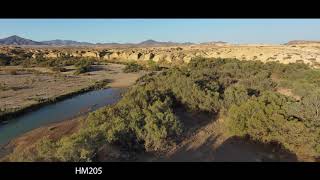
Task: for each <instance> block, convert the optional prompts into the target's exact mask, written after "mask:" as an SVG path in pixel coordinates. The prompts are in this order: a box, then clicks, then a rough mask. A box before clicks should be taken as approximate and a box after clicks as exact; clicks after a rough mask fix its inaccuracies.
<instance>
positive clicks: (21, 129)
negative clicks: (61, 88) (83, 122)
mask: <svg viewBox="0 0 320 180" xmlns="http://www.w3.org/2000/svg"><path fill="white" fill-rule="evenodd" d="M123 91H124V89H121V88H108V89H101V90H95V91H90V92H86V93H83V94H80V95H77V96H73V97H71V98H68V99H65V100H62V101H59V102H56V103H53V104H50V105H45V106H43V107H41V108H39V109H37V110H35V111H32V112H28V113H25V114H23V115H20V116H17V117H15V118H13V119H10V120H8V121H7V124H0V145H4V144H6V143H8V142H9V141H10V140H12V139H14V138H16V137H18V136H20V135H22V134H24V133H26V132H28V131H31V130H33V129H36V128H38V127H40V126H43V125H47V124H49V123H53V122H59V121H63V120H67V119H71V118H73V117H76V116H78V115H80V114H83V113H88V112H90V111H94V110H96V109H98V108H100V107H103V106H106V105H110V104H114V103H116V102H117V101H118V100H119V99H120V97H121V92H123Z"/></svg>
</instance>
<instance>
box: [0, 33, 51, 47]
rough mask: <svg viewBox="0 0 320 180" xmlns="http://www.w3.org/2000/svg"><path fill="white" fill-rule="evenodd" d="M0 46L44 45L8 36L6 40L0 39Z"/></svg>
mask: <svg viewBox="0 0 320 180" xmlns="http://www.w3.org/2000/svg"><path fill="white" fill-rule="evenodd" d="M0 44H3V45H45V44H44V43H41V42H37V41H33V40H30V39H25V38H22V37H19V36H16V35H14V36H10V37H7V38H3V39H0Z"/></svg>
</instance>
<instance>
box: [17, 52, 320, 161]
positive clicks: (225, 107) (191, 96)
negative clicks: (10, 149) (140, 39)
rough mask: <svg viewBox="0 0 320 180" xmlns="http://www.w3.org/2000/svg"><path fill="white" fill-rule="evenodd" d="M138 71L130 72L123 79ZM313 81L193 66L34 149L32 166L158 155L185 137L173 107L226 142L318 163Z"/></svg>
mask: <svg viewBox="0 0 320 180" xmlns="http://www.w3.org/2000/svg"><path fill="white" fill-rule="evenodd" d="M140 68H141V67H140V66H138V65H137V64H129V65H128V66H127V71H129V72H134V71H136V70H137V69H140ZM319 80H320V71H319V70H316V69H311V68H309V67H308V66H307V65H304V64H288V65H284V64H279V63H276V62H272V63H265V64H264V63H262V62H259V61H239V60H236V59H204V58H197V59H193V60H192V61H191V62H190V63H189V64H187V65H183V66H180V67H173V68H170V69H168V70H164V71H162V72H161V73H158V74H157V73H153V74H149V75H146V76H143V77H142V78H140V79H139V80H138V81H137V83H136V85H134V86H133V87H131V88H130V89H129V90H128V91H127V92H126V93H125V94H124V96H123V98H122V99H121V100H120V101H119V102H118V103H117V104H115V105H112V106H108V107H105V108H102V109H100V110H98V111H96V112H93V113H91V114H90V115H89V117H88V118H87V119H86V120H85V124H86V126H84V128H82V129H81V130H80V131H79V132H77V133H75V134H73V135H72V136H69V137H64V138H63V139H61V140H58V141H50V140H48V139H44V140H42V141H39V142H38V144H37V145H36V148H35V149H34V150H33V156H34V158H33V159H41V160H44V161H51V160H57V161H95V160H97V159H96V153H97V152H98V149H99V148H100V147H101V146H102V145H104V144H112V145H117V146H119V147H121V148H123V149H125V150H126V151H130V152H141V151H147V152H154V151H156V152H162V151H165V150H166V149H168V148H169V147H170V146H171V145H173V144H175V143H176V142H177V141H178V140H179V138H180V137H181V135H182V134H183V133H184V132H185V131H188V128H187V127H186V126H184V119H180V118H179V117H178V116H177V114H176V113H175V110H176V109H177V108H178V107H183V108H185V109H187V110H188V111H191V112H206V113H211V114H218V113H219V114H220V115H221V116H223V117H225V119H226V121H225V125H226V127H227V128H228V132H229V133H230V134H231V135H235V136H249V137H250V138H252V139H254V140H258V141H261V142H264V143H278V144H281V145H282V146H283V147H284V148H286V149H287V150H290V151H292V152H294V153H297V154H303V155H308V156H313V157H319V156H320V103H319V102H320V87H319V86H320V83H319ZM279 87H282V88H288V89H292V90H293V92H294V93H297V95H299V96H301V100H296V99H294V98H293V97H288V96H285V95H282V94H280V93H278V92H277V88H279ZM26 151H27V150H24V151H23V153H22V152H18V151H17V152H15V153H13V154H12V155H11V159H13V160H28V158H30V157H32V156H28V153H30V152H26ZM23 154H25V155H24V156H22V155H23ZM24 157H25V158H24Z"/></svg>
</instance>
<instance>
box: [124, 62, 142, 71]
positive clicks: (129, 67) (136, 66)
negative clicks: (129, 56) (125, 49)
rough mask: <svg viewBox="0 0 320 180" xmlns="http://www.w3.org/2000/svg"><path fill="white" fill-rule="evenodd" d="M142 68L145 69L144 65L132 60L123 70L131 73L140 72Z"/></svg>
mask: <svg viewBox="0 0 320 180" xmlns="http://www.w3.org/2000/svg"><path fill="white" fill-rule="evenodd" d="M140 70H143V66H141V65H139V64H137V63H135V62H131V63H128V64H127V65H126V67H125V68H124V70H123V72H125V73H131V72H139V71H140Z"/></svg>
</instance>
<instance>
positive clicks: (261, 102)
mask: <svg viewBox="0 0 320 180" xmlns="http://www.w3.org/2000/svg"><path fill="white" fill-rule="evenodd" d="M292 104H293V100H292V99H288V98H287V97H285V96H283V95H280V94H276V93H273V92H265V93H263V95H262V96H260V97H257V98H252V99H250V100H248V101H246V102H243V103H241V104H240V106H236V105H233V106H232V107H231V108H230V110H229V112H228V119H227V127H228V128H229V131H230V133H231V134H233V135H236V136H246V135H249V136H250V137H251V138H253V139H255V140H258V141H262V142H266V143H270V142H277V143H280V144H282V145H283V146H284V147H285V148H287V149H288V150H290V151H292V152H298V153H302V154H308V155H313V156H319V155H320V151H319V150H320V149H319V138H320V137H319V131H314V132H312V131H311V130H310V129H309V128H308V127H307V126H306V124H305V123H304V122H301V121H299V119H298V118H296V117H294V116H290V115H289V114H288V113H287V108H286V107H288V106H289V107H290V106H291V105H292Z"/></svg>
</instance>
